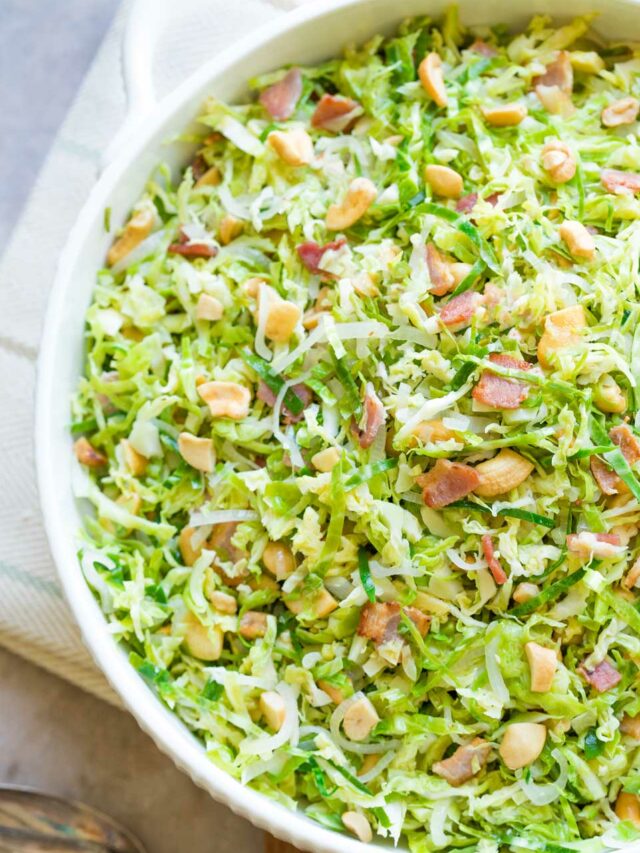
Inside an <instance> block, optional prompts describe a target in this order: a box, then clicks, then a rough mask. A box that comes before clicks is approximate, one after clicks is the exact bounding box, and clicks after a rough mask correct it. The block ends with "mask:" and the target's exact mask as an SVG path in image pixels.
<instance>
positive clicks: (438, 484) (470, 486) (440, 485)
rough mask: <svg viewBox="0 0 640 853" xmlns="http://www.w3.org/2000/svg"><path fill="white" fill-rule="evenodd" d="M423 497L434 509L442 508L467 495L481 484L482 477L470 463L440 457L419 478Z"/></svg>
mask: <svg viewBox="0 0 640 853" xmlns="http://www.w3.org/2000/svg"><path fill="white" fill-rule="evenodd" d="M418 483H419V484H420V485H421V486H422V499H423V500H424V502H425V503H426V505H427V506H430V507H431V508H432V509H441V508H442V507H443V506H448V505H449V504H452V503H453V502H454V501H458V500H460V499H461V498H464V497H466V496H467V495H468V494H470V493H471V492H472V491H473V490H474V489H475V488H477V487H478V486H479V485H480V477H479V475H478V473H477V471H476V470H475V468H472V467H471V466H470V465H463V464H462V463H461V462H450V461H449V460H448V459H438V461H437V462H436V464H435V465H434V466H433V468H432V469H431V470H430V471H429V472H428V473H427V474H423V475H422V476H421V477H419V478H418Z"/></svg>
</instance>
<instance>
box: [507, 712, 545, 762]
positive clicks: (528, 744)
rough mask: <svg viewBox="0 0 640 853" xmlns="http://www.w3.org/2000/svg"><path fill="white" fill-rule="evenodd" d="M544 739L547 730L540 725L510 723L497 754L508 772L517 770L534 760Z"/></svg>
mask: <svg viewBox="0 0 640 853" xmlns="http://www.w3.org/2000/svg"><path fill="white" fill-rule="evenodd" d="M546 739H547V729H546V726H543V725H542V723H511V725H510V726H508V727H507V730H506V731H505V733H504V735H503V737H502V742H501V744H500V748H499V750H498V752H499V753H500V756H501V758H502V760H503V761H504V763H505V764H506V765H507V767H508V768H509V770H518V769H519V768H520V767H526V766H527V765H528V764H532V763H533V762H534V761H535V760H536V758H537V757H538V756H539V755H540V753H541V752H542V750H543V748H544V744H545V741H546Z"/></svg>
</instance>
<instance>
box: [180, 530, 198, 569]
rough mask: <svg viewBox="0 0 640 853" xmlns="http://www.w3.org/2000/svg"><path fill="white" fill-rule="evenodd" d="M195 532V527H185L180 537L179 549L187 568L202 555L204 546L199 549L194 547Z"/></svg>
mask: <svg viewBox="0 0 640 853" xmlns="http://www.w3.org/2000/svg"><path fill="white" fill-rule="evenodd" d="M195 532H196V530H195V527H183V528H182V530H181V531H180V535H179V536H178V547H179V548H180V554H181V556H182V562H183V563H184V564H185V566H192V565H193V564H194V563H195V561H196V560H197V559H198V557H199V556H200V554H201V553H202V546H200V547H199V548H194V547H193V535H194V533H195Z"/></svg>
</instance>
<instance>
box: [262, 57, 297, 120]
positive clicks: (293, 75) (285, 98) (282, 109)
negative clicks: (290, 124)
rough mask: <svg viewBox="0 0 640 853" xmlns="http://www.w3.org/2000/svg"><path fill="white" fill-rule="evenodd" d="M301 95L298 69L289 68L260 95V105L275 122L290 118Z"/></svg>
mask: <svg viewBox="0 0 640 853" xmlns="http://www.w3.org/2000/svg"><path fill="white" fill-rule="evenodd" d="M301 94H302V74H301V73H300V69H299V68H291V69H290V70H289V71H287V73H286V74H285V75H284V77H283V78H282V80H278V82H277V83H274V84H273V86H269V88H268V89H265V90H264V92H263V93H262V94H261V95H260V103H261V104H262V106H263V107H264V108H265V110H266V111H267V112H268V113H269V115H270V116H271V118H275V119H276V120H277V121H284V119H287V118H291V116H292V115H293V113H294V111H295V108H296V104H297V103H298V101H299V100H300V95H301Z"/></svg>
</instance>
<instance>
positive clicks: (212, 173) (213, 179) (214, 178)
mask: <svg viewBox="0 0 640 853" xmlns="http://www.w3.org/2000/svg"><path fill="white" fill-rule="evenodd" d="M221 181H222V175H221V174H220V169H218V167H217V166H211V168H209V169H207V171H206V172H205V173H204V175H202V176H201V177H199V178H198V180H197V181H196V182H195V184H194V186H195V188H196V189H200V187H217V186H218V184H219V183H220V182H221Z"/></svg>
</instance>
